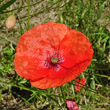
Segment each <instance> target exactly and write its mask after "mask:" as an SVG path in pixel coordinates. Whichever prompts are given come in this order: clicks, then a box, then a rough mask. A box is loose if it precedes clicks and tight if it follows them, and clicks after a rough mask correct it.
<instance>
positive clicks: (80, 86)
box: [75, 77, 86, 92]
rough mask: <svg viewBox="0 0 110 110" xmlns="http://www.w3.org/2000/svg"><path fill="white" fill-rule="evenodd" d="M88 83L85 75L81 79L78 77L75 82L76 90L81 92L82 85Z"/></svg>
mask: <svg viewBox="0 0 110 110" xmlns="http://www.w3.org/2000/svg"><path fill="white" fill-rule="evenodd" d="M85 84H86V79H85V78H84V77H82V78H81V79H80V81H79V79H76V82H75V90H76V91H77V92H79V91H80V90H81V89H82V87H83V86H84V85H85Z"/></svg>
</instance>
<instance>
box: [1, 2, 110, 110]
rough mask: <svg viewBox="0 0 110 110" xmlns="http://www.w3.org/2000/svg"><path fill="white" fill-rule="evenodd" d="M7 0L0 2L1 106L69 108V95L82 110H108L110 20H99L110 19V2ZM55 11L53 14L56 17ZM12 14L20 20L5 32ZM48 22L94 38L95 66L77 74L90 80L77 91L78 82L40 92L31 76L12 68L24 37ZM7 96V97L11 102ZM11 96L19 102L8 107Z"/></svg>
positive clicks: (31, 109) (46, 109)
mask: <svg viewBox="0 0 110 110" xmlns="http://www.w3.org/2000/svg"><path fill="white" fill-rule="evenodd" d="M9 1H10V0H9ZM9 1H8V0H6V1H5V2H4V1H3V0H0V3H1V7H2V8H1V7H0V9H1V10H0V22H1V23H0V24H1V25H0V103H1V104H2V105H3V106H0V107H2V109H3V107H4V108H7V110H8V109H9V108H15V109H16V110H17V109H21V110H22V109H23V108H26V107H27V108H26V109H27V110H66V105H65V100H66V99H68V98H71V99H74V100H75V101H76V103H77V104H78V106H79V108H80V109H81V110H98V109H100V110H109V109H110V31H109V30H107V28H106V27H107V25H109V24H110V23H109V22H108V23H106V22H105V24H103V25H102V24H99V23H98V21H100V20H107V19H108V20H110V16H109V15H110V14H108V13H110V1H109V0H62V1H61V0H47V2H46V0H44V1H42V0H38V1H34V2H31V0H27V1H24V2H23V1H22V0H21V1H16V2H14V3H13V2H9ZM6 3H12V4H7V5H6ZM42 4H43V5H42ZM10 5H11V6H10ZM5 7H6V8H5ZM34 7H37V8H34ZM36 10H37V11H36ZM52 10H53V11H54V12H55V14H54V16H52V14H53V12H51V11H52ZM107 10H109V11H107ZM49 13H50V14H49ZM11 14H15V15H16V16H17V24H16V27H15V28H14V29H12V30H7V28H6V27H5V25H4V22H5V21H6V19H7V17H8V16H9V15H11ZM35 20H36V21H35ZM33 21H35V23H34V22H33ZM37 21H38V22H37ZM49 21H54V22H60V23H63V24H66V25H67V26H69V27H70V28H72V29H76V30H78V31H81V32H82V33H84V34H85V35H86V36H87V37H88V39H89V40H90V41H91V42H92V45H93V49H94V57H93V60H92V63H91V65H90V66H89V67H88V68H87V69H86V71H84V72H83V73H81V74H80V76H79V78H81V77H82V76H83V77H85V78H86V81H87V83H86V85H85V86H84V88H83V89H82V90H81V91H80V92H76V91H75V89H74V85H75V84H74V81H71V82H69V83H66V84H64V85H62V86H60V87H56V88H50V89H46V90H40V89H38V88H34V87H33V86H31V85H30V83H29V80H26V79H24V78H22V77H19V76H18V75H17V74H16V72H15V70H14V65H13V61H14V55H15V52H16V45H17V42H18V40H19V39H20V36H21V35H22V34H23V33H24V32H25V31H26V30H29V29H31V28H32V27H33V26H34V25H37V24H40V23H43V22H49ZM5 94H6V95H7V97H8V98H9V99H7V100H8V102H7V104H6V103H5V100H6V99H5V96H4V95H5ZM11 99H13V100H19V101H21V103H19V104H18V103H16V104H14V105H10V100H11ZM13 103H14V102H13ZM1 104H0V105H1ZM17 106H18V108H17ZM20 107H21V108H20Z"/></svg>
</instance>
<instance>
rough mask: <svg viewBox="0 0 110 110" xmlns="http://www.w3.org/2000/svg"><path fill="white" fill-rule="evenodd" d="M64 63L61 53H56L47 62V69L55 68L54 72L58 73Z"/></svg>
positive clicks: (48, 57) (49, 56)
mask: <svg viewBox="0 0 110 110" xmlns="http://www.w3.org/2000/svg"><path fill="white" fill-rule="evenodd" d="M63 62H64V59H63V58H62V56H61V55H60V54H59V53H54V54H52V55H50V54H49V55H48V56H47V58H46V60H45V64H44V65H45V67H46V68H53V69H54V71H58V70H59V69H60V65H61V64H62V63H63Z"/></svg>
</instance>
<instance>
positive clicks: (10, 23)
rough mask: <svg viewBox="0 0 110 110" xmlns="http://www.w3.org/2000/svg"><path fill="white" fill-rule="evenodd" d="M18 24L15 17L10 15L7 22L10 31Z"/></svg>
mask: <svg viewBox="0 0 110 110" xmlns="http://www.w3.org/2000/svg"><path fill="white" fill-rule="evenodd" d="M15 23H16V17H15V16H14V15H10V16H9V17H8V18H7V20H6V27H7V28H8V29H10V28H13V27H14V26H15Z"/></svg>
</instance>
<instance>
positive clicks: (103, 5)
mask: <svg viewBox="0 0 110 110" xmlns="http://www.w3.org/2000/svg"><path fill="white" fill-rule="evenodd" d="M105 4H106V1H105V2H104V3H103V4H102V5H101V6H100V8H99V11H98V13H97V20H98V19H99V18H100V17H101V14H102V11H103V9H104V7H105Z"/></svg>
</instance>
